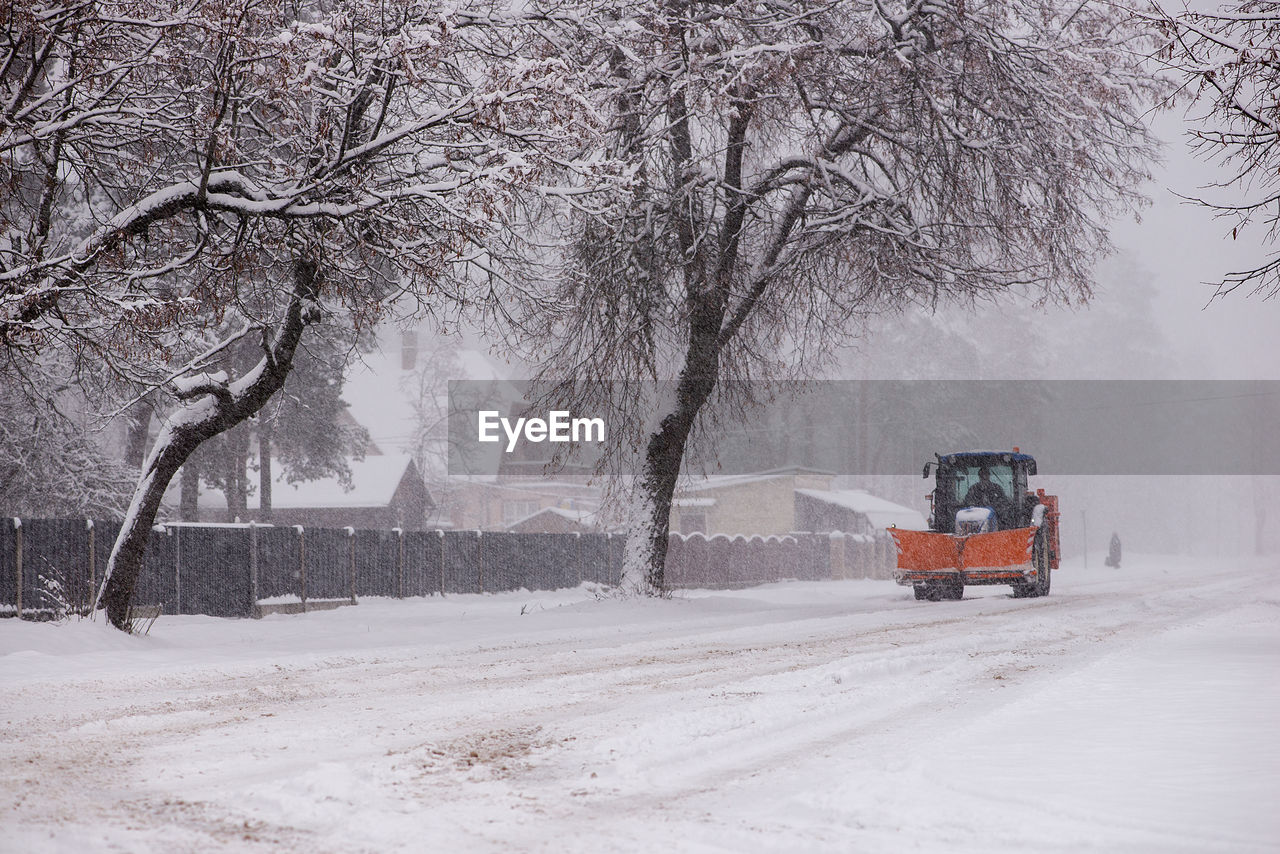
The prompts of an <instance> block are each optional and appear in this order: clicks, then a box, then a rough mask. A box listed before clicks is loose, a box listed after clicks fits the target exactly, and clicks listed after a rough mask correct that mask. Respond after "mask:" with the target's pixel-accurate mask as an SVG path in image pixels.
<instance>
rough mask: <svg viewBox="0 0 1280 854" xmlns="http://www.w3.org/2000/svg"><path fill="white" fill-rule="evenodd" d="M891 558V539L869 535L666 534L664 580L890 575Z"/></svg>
mask: <svg viewBox="0 0 1280 854" xmlns="http://www.w3.org/2000/svg"><path fill="white" fill-rule="evenodd" d="M897 560H898V558H897V552H896V551H895V549H894V546H893V541H892V540H891V539H889V538H888V537H873V536H871V535H869V534H844V533H839V532H837V533H834V534H807V533H795V534H787V535H785V536H769V537H759V536H754V537H745V536H741V535H738V536H732V537H731V536H727V535H725V534H713V535H712V536H710V537H708V536H705V535H703V534H697V533H695V534H689V535H683V534H672V535H671V540H670V541H669V543H668V545H667V562H666V579H667V583H668V584H669V585H671V586H672V587H748V586H751V585H753V584H762V583H765V582H769V581H778V580H781V579H791V578H794V579H800V580H817V579H824V578H891V577H892V572H893V567H894V566H896V564H897Z"/></svg>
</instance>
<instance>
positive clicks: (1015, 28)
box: [539, 0, 1161, 577]
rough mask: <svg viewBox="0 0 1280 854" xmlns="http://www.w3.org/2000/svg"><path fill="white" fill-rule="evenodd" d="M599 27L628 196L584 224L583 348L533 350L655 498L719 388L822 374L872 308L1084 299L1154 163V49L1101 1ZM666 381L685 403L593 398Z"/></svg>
mask: <svg viewBox="0 0 1280 854" xmlns="http://www.w3.org/2000/svg"><path fill="white" fill-rule="evenodd" d="M583 31H584V32H585V35H583V36H582V37H581V44H582V45H583V49H584V51H586V52H587V56H588V59H587V60H584V61H585V62H593V63H595V65H596V67H598V68H599V69H600V74H601V77H602V79H603V81H604V82H605V84H606V85H605V86H604V87H603V88H602V92H601V96H602V97H603V98H604V99H605V100H604V103H606V104H607V107H608V108H609V109H610V110H611V111H612V116H613V125H612V131H613V137H612V148H611V150H610V151H611V153H613V154H614V155H616V156H618V157H622V158H625V159H626V160H627V161H628V163H630V164H631V166H632V168H633V170H634V175H635V185H634V195H633V196H632V198H631V199H630V200H629V201H628V203H627V204H626V205H625V206H621V207H620V208H619V209H618V210H617V211H616V212H615V215H614V216H613V217H612V219H610V220H609V221H607V222H606V223H605V224H603V225H602V224H600V223H599V222H598V221H591V222H588V223H586V224H585V225H584V226H583V227H582V229H581V232H580V235H581V239H580V241H579V251H578V253H577V255H576V257H574V258H573V259H572V261H571V262H570V265H569V267H568V269H567V270H566V274H565V276H564V282H565V286H564V293H565V301H564V305H565V306H566V311H565V313H564V315H563V316H561V317H559V318H556V322H559V323H560V324H561V326H560V329H562V330H567V329H572V330H573V332H574V334H573V336H572V337H570V336H567V335H565V334H562V333H556V332H553V333H552V334H548V335H543V336H541V337H540V338H539V340H540V341H541V342H546V344H547V346H546V347H545V348H544V351H543V355H544V356H545V357H546V358H547V363H548V365H549V366H550V367H549V368H548V370H547V372H546V376H547V377H548V378H549V379H553V380H555V379H559V380H560V382H561V385H560V388H559V389H558V393H560V394H562V395H564V396H567V397H570V398H574V397H576V398H577V399H579V400H581V401H584V402H585V403H586V404H588V405H590V406H595V407H614V408H617V409H621V410H623V411H624V412H625V413H626V415H625V417H623V418H620V419H617V420H618V421H620V422H622V423H632V424H636V425H640V427H638V429H637V433H636V434H633V435H631V436H625V437H624V436H616V437H615V438H618V439H619V441H620V443H621V446H622V447H630V446H640V447H647V452H646V453H647V454H648V461H647V462H646V464H645V465H646V475H645V478H646V479H647V480H648V481H651V482H652V483H653V484H655V485H656V486H655V490H656V493H657V494H662V493H666V494H667V495H668V496H669V493H670V488H671V487H673V485H674V478H675V477H676V474H677V472H678V470H679V467H680V462H681V459H682V457H683V452H684V448H685V446H686V442H687V440H688V437H689V436H690V434H691V432H692V431H693V429H694V422H695V419H696V417H697V416H698V415H699V413H701V412H702V410H703V405H704V404H706V403H708V402H712V403H713V404H714V403H715V402H716V401H720V402H724V401H725V398H726V395H727V394H728V392H729V391H730V390H732V389H741V388H743V386H742V385H741V384H730V383H724V382H722V381H723V380H740V379H752V378H757V379H758V378H762V377H763V378H776V377H778V376H779V375H786V374H790V375H796V374H801V375H803V374H804V373H806V372H808V371H810V370H811V369H812V367H813V366H814V365H815V364H816V363H819V362H821V361H822V360H824V359H825V358H827V357H828V356H829V355H830V353H831V352H832V349H833V348H834V347H835V346H836V345H837V344H838V343H840V342H841V341H842V340H845V339H847V338H848V336H849V332H850V330H851V329H853V328H856V327H854V326H853V325H851V324H850V323H849V320H850V319H852V318H855V317H858V316H864V315H866V314H868V313H874V312H877V311H879V310H881V309H884V308H886V307H890V306H897V305H901V304H903V303H911V302H916V303H925V304H928V305H932V306H936V305H940V304H945V303H946V302H947V301H949V300H953V299H957V300H962V301H972V300H974V299H977V298H981V297H984V296H997V295H999V294H1001V293H1003V292H1005V291H1006V290H1008V289H1010V288H1013V287H1022V286H1031V287H1033V288H1034V289H1036V290H1038V293H1039V295H1040V298H1042V299H1045V300H1058V301H1071V300H1082V299H1084V298H1086V297H1087V296H1088V294H1089V275H1090V270H1091V268H1092V264H1093V262H1094V260H1095V259H1096V258H1097V257H1098V256H1099V254H1100V253H1102V252H1104V251H1105V250H1106V249H1107V247H1108V241H1107V232H1106V219H1107V217H1108V216H1109V215H1111V214H1113V213H1115V212H1117V211H1120V210H1126V209H1129V208H1132V207H1133V206H1134V205H1136V204H1138V203H1139V201H1140V198H1139V187H1140V185H1141V183H1142V181H1143V180H1144V179H1145V178H1146V177H1147V171H1146V164H1147V162H1148V160H1149V158H1150V157H1151V156H1152V153H1153V140H1152V138H1151V136H1150V135H1149V133H1148V132H1147V129H1146V125H1145V122H1144V121H1143V118H1142V114H1143V112H1144V110H1145V109H1146V106H1147V105H1148V104H1149V103H1150V101H1151V100H1152V99H1153V98H1154V97H1155V96H1157V94H1158V93H1159V91H1160V88H1161V87H1160V84H1159V83H1158V81H1156V80H1154V79H1153V78H1152V77H1151V75H1150V74H1149V73H1148V72H1147V70H1146V69H1145V68H1144V67H1143V65H1142V57H1143V55H1144V54H1146V52H1147V49H1146V43H1145V41H1144V40H1145V39H1146V36H1145V35H1144V33H1143V32H1142V30H1141V28H1140V27H1139V26H1138V25H1137V24H1136V22H1133V21H1132V20H1131V19H1130V17H1129V16H1128V15H1127V13H1125V12H1123V11H1122V10H1119V9H1117V8H1115V7H1114V6H1112V5H1109V4H1105V3H1092V2H1084V3H1080V4H1070V5H1068V6H1062V5H1060V4H1058V3H1056V2H1051V0H990V2H977V3H968V2H964V3H955V4H940V3H932V2H908V3H900V2H894V3H882V2H878V0H867V2H858V1H857V0H854V2H830V1H829V0H826V1H825V2H824V0H801V2H793V3H787V4H771V3H757V2H687V3H672V2H642V3H625V4H621V3H619V4H614V5H604V6H601V7H600V10H599V12H598V14H597V15H596V16H595V17H594V18H593V19H592V21H591V22H589V23H588V24H584V26H583ZM553 325H554V324H553ZM562 342H568V343H562ZM646 376H647V377H651V378H660V377H665V378H673V379H677V380H678V383H677V388H676V392H675V395H674V396H675V402H674V403H673V404H672V405H671V407H669V408H665V409H660V410H655V408H654V406H653V404H652V402H651V401H650V400H649V399H647V398H646V397H645V396H644V395H639V394H635V393H634V392H633V391H627V392H624V393H623V394H622V395H616V394H612V393H611V392H610V391H609V390H608V389H606V387H604V386H601V385H596V386H590V387H588V386H586V385H585V384H584V383H583V382H581V381H582V380H595V379H600V378H610V379H618V380H622V381H623V382H624V384H625V382H626V381H633V382H634V381H635V380H636V378H640V377H646ZM617 388H618V386H614V387H613V389H614V390H616V389H617ZM708 411H712V410H708ZM655 412H656V418H655V417H651V416H654V415H655ZM668 416H670V417H669V418H668V420H667V421H663V419H664V418H666V417H668ZM655 425H657V426H656V427H655ZM648 430H653V431H654V432H652V433H648V434H646V431H648ZM659 458H661V459H659ZM646 512H647V511H646ZM666 513H667V508H666V507H665V506H663V502H662V501H658V502H657V503H656V504H654V505H653V515H654V520H655V521H654V536H653V538H652V540H653V548H654V549H655V550H656V551H658V552H660V551H661V550H662V549H663V543H665V541H666V533H665V525H666V522H665V519H666ZM658 563H660V561H658ZM654 576H655V577H660V572H656V573H654Z"/></svg>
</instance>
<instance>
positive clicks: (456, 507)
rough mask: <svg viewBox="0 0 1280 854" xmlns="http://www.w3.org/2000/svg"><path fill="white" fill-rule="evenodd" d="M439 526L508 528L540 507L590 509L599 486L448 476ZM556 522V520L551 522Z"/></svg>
mask: <svg viewBox="0 0 1280 854" xmlns="http://www.w3.org/2000/svg"><path fill="white" fill-rule="evenodd" d="M448 490H449V497H448V513H447V516H446V517H444V518H443V519H442V520H441V522H442V525H441V526H442V527H452V528H478V529H484V530H497V531H502V530H508V529H510V526H511V525H513V524H515V523H517V522H521V521H524V520H527V519H528V518H529V517H531V516H533V515H535V514H537V513H540V512H541V511H544V510H549V509H556V510H563V511H565V512H566V513H573V514H578V513H594V512H595V511H596V510H598V509H599V507H600V490H599V489H597V488H596V487H594V486H589V485H587V484H585V483H580V482H575V481H568V480H551V479H549V478H541V477H508V476H499V477H484V476H471V477H450V478H448ZM554 524H558V523H554Z"/></svg>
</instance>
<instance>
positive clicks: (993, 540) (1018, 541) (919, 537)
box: [889, 528, 1036, 572]
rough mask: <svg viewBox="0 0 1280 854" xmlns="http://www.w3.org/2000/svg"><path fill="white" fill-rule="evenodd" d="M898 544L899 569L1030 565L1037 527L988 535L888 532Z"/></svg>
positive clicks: (920, 570)
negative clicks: (1032, 542)
mask: <svg viewBox="0 0 1280 854" xmlns="http://www.w3.org/2000/svg"><path fill="white" fill-rule="evenodd" d="M889 534H890V535H891V536H892V537H893V539H894V542H896V543H897V545H898V569H905V570H908V571H911V572H935V571H937V570H940V569H966V568H973V569H988V568H998V567H1007V566H1024V565H1026V564H1028V563H1030V562H1031V541H1032V540H1033V539H1035V536H1036V529H1035V528H1014V529H1013V530H1011V531H992V532H990V533H986V534H970V535H968V536H953V535H952V534H939V533H937V532H936V531H906V530H901V529H898V528H894V529H892V530H890V531H889Z"/></svg>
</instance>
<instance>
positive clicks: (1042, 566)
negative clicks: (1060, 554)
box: [1034, 547, 1053, 596]
mask: <svg viewBox="0 0 1280 854" xmlns="http://www.w3.org/2000/svg"><path fill="white" fill-rule="evenodd" d="M1034 554H1035V559H1036V593H1035V595H1037V596H1048V595H1049V587H1050V585H1051V584H1052V583H1053V577H1052V575H1051V574H1050V571H1049V550H1048V549H1046V548H1044V547H1041V548H1038V549H1036V550H1035V552H1034Z"/></svg>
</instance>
